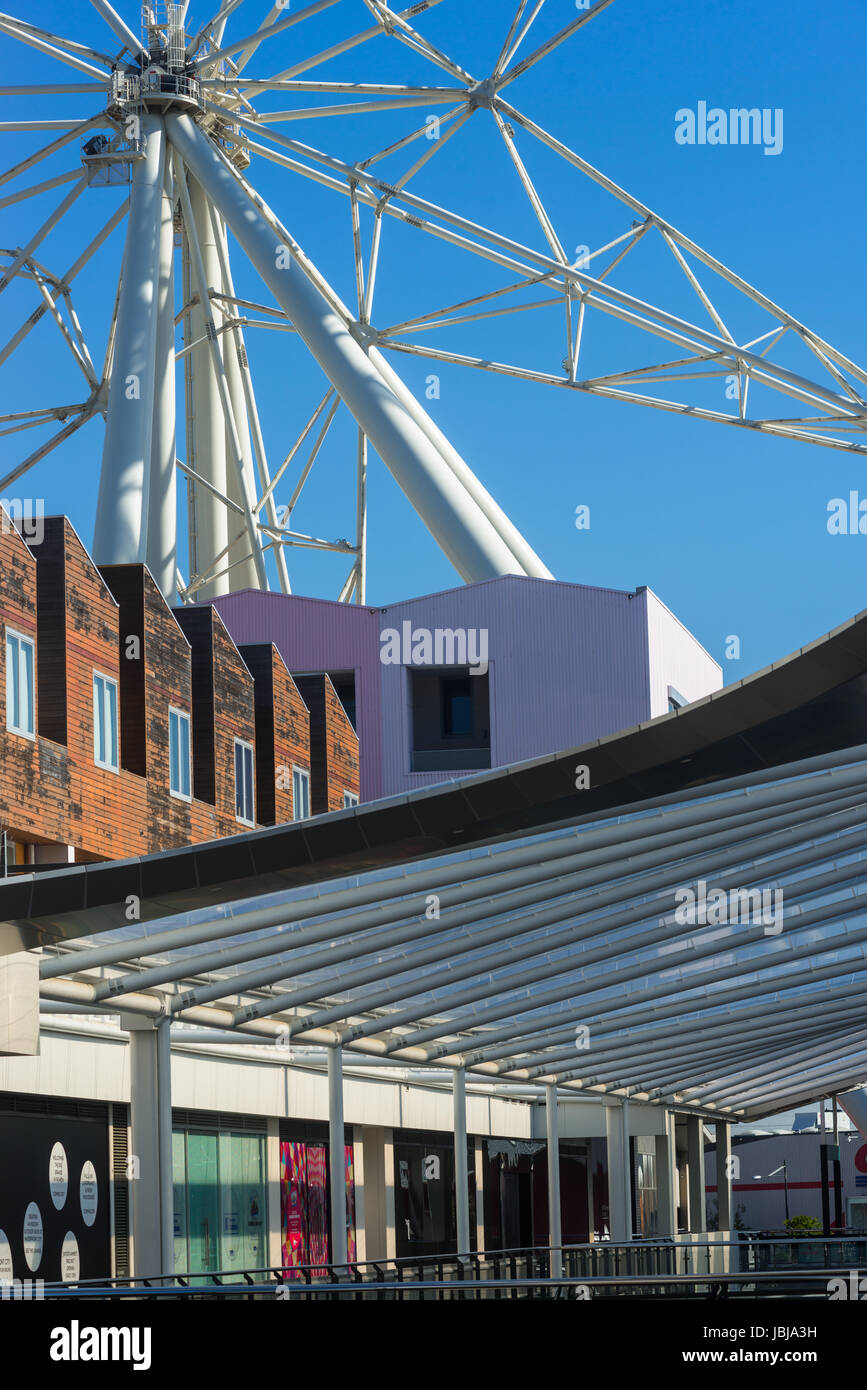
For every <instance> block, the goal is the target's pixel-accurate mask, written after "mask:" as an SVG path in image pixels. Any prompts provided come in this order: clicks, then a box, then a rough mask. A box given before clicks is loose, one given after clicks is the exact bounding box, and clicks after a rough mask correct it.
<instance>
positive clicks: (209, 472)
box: [189, 179, 240, 599]
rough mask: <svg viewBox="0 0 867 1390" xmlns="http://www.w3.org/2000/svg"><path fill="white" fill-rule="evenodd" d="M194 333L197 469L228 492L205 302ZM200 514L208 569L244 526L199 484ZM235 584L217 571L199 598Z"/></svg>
mask: <svg viewBox="0 0 867 1390" xmlns="http://www.w3.org/2000/svg"><path fill="white" fill-rule="evenodd" d="M189 188H190V204H191V207H192V211H193V228H192V229H191V235H192V234H193V233H194V234H195V235H196V236H197V237H198V241H199V247H200V249H201V253H202V260H203V262H204V267H205V276H206V279H207V281H208V287H209V289H215V290H218V289H221V288H222V283H223V282H222V276H221V273H220V258H219V252H218V248H217V242H216V237H215V234H214V229H213V225H212V222H211V215H210V209H209V206H208V200H207V198H206V197H205V195H204V193H203V192H202V190H201V188H200V187H199V185H198V184H197V183H196V180H195V179H191V180H190V184H189ZM193 288H194V292H195V290H196V289H197V286H196V280H195V276H193ZM211 313H212V314H213V319H214V324H215V327H216V330H217V332H218V333H219V330H220V328H221V326H222V322H223V315H222V313H221V312H220V309H219V306H218V304H216V303H213V302H212V303H211ZM190 337H191V340H192V342H193V343H195V344H196V346H195V347H194V348H193V350H192V352H191V353H190V359H191V362H190V375H191V377H192V387H193V408H192V424H193V431H194V434H195V447H194V456H195V460H196V471H197V473H199V474H200V476H201V477H203V478H206V479H207V481H208V482H209V483H211V484H213V486H214V487H215V488H216V490H217V492H219V493H222V494H223V496H225V495H226V482H227V460H226V422H225V420H224V418H223V407H222V404H221V402H220V388H219V385H218V383H217V376H216V373H215V371H214V367H213V363H212V360H211V349H210V344H209V343H208V314H207V305H202V303H201V301H199V303H197V304H195V305H194V306H193V308H192V310H191V312H190ZM195 512H196V515H195V531H196V559H197V564H198V566H199V569H200V570H201V571H204V570H206V569H207V568H208V566H209V565H210V564H211V562H212V561H213V559H214V557H215V556H217V555H219V554H220V553H221V552H222V551H223V550H225V548H226V546H227V545H228V544H229V526H230V525H234V526H236V527H237V529H239V530H240V527H239V526H238V525H237V521H236V519H235V517H234V516H233V517H232V519H231V522H230V520H229V513H228V511H227V510H226V505H225V503H224V502H221V501H220V499H219V498H218V497H215V496H214V494H213V493H212V492H210V491H209V490H208V489H207V488H205V487H197V488H196V491H195ZM227 563H228V562H227V561H226V560H223V561H221V562H220V563H219V564H218V565H217V570H218V571H222V570H225V569H226V565H227ZM230 587H231V576H230V575H228V574H218V577H217V578H216V579H211V580H209V581H208V583H207V584H203V585H202V587H201V589H199V591H198V593H197V595H196V597H197V598H199V599H208V598H216V597H217V595H218V594H227V593H229V590H230Z"/></svg>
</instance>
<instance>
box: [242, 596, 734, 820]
mask: <svg viewBox="0 0 867 1390" xmlns="http://www.w3.org/2000/svg"><path fill="white" fill-rule="evenodd" d="M216 606H217V608H218V609H219V611H220V615H221V616H222V618H223V621H224V622H225V624H226V626H227V628H228V629H229V632H230V633H231V634H232V637H233V638H234V640H235V641H236V642H238V643H240V642H265V641H271V642H274V643H275V645H276V646H277V648H278V649H279V651H280V653H281V655H282V656H283V659H284V660H285V662H286V664H287V666H288V667H289V669H290V671H295V672H301V671H323V670H327V671H335V670H350V669H352V670H354V671H355V673H356V697H357V722H358V735H359V741H360V747H361V769H362V773H361V796H362V800H364V801H369V800H372V799H374V798H375V797H378V796H391V795H395V794H397V793H400V792H404V791H411V790H412V789H413V788H415V787H420V786H428V785H432V784H436V783H440V782H446V781H449V780H451V779H452V778H453V777H454V776H456V775H460V774H456V773H454V772H419V773H413V772H411V771H410V744H411V716H410V692H409V679H408V673H407V669H406V667H405V666H402V665H400V666H397V665H383V664H382V662H381V660H380V636H381V633H382V632H384V631H385V630H386V629H388V628H393V629H397V631H398V632H400V631H401V630H402V624H403V622H404V621H408V622H410V623H411V624H412V628H413V630H416V629H422V628H423V629H427V630H429V631H430V632H432V633H433V632H435V631H436V629H437V628H447V629H452V630H454V629H464V630H469V629H476V630H477V631H478V630H481V629H484V630H485V631H486V632H487V643H488V660H489V681H490V729H491V765H492V767H501V766H503V765H504V764H506V763H512V762H520V761H521V760H523V759H525V758H534V757H540V756H543V755H544V754H546V753H552V752H555V751H559V750H561V749H564V748H570V747H573V746H575V745H577V744H581V743H585V742H587V741H589V740H591V739H594V738H599V737H602V736H603V735H605V734H612V733H616V732H617V731H618V730H620V729H625V728H629V727H630V726H631V725H633V724H637V723H639V722H640V721H642V720H646V719H650V718H652V717H654V716H655V715H657V714H664V713H665V712H666V711H667V709H668V687H669V685H672V686H674V687H675V688H676V689H677V690H679V691H680V692H681V693H682V694H683V695H684V696H686V697H687V698H688V699H690V700H692V699H697V698H698V697H699V696H700V695H706V694H709V693H710V692H711V691H712V690H717V689H719V687H720V686H721V685H722V674H721V671H720V668H719V666H718V665H717V663H716V662H715V661H713V660H712V659H711V657H709V656H708V654H707V652H705V651H704V649H703V648H702V647H701V645H700V644H699V643H698V642H697V641H696V639H695V638H694V637H692V636H691V634H690V633H688V632H687V630H686V629H685V628H684V627H683V626H682V625H681V624H680V623H679V622H678V621H677V619H676V618H675V617H674V615H673V614H672V613H670V612H669V610H668V609H667V608H666V607H665V605H664V604H663V603H661V602H660V600H659V599H658V598H657V597H656V595H655V594H653V593H652V592H651V591H650V590H647V589H639V590H638V591H637V592H636V593H634V594H632V593H628V592H625V591H623V590H618V589H598V588H591V587H589V586H587V585H582V584H563V583H559V582H556V581H551V580H545V579H522V578H517V577H515V576H507V577H505V578H501V579H494V580H490V581H487V582H485V583H481V584H467V585H461V586H460V587H458V588H455V589H450V590H446V591H444V592H443V593H439V594H430V595H427V596H425V597H422V598H417V599H410V600H407V601H406V602H404V603H398V604H394V605H392V606H390V607H388V608H383V609H378V608H359V607H355V606H353V605H348V604H337V603H332V602H328V601H326V600H321V599H308V598H300V597H298V598H296V597H294V596H293V597H292V598H285V597H283V596H282V595H280V594H262V593H258V592H254V591H251V590H248V591H245V592H244V593H240V594H232V595H229V596H227V597H224V598H220V599H218V600H216Z"/></svg>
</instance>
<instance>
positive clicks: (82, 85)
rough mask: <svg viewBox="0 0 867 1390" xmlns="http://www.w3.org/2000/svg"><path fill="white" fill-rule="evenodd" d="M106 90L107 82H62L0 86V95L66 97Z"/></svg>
mask: <svg viewBox="0 0 867 1390" xmlns="http://www.w3.org/2000/svg"><path fill="white" fill-rule="evenodd" d="M107 91H108V84H107V82H64V83H62V84H60V85H59V86H46V85H45V84H40V85H38V86H31V87H0V97H66V96H79V95H82V94H83V93H85V92H88V93H91V94H92V93H97V92H99V93H105V92H107Z"/></svg>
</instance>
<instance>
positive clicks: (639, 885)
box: [40, 746, 867, 1121]
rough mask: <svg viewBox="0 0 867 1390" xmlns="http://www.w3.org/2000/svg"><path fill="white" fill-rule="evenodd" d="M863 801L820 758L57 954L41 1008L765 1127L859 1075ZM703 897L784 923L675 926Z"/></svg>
mask: <svg viewBox="0 0 867 1390" xmlns="http://www.w3.org/2000/svg"><path fill="white" fill-rule="evenodd" d="M865 794H867V746H865V747H860V748H855V749H848V750H844V751H843V752H842V753H834V754H823V755H821V756H819V757H815V758H812V759H809V760H806V761H803V762H800V763H795V764H787V765H784V766H781V767H779V768H776V769H774V770H772V771H769V770H763V771H762V772H761V773H751V774H748V775H746V776H741V777H737V778H732V779H728V780H726V781H721V782H714V783H711V784H709V785H707V786H703V787H700V788H696V789H694V790H691V791H688V792H679V793H673V794H671V795H669V796H667V797H663V798H661V799H659V800H657V801H656V802H655V803H654V804H652V805H648V804H647V803H642V804H641V806H639V807H628V806H627V807H623V808H619V809H618V811H617V812H616V813H613V814H611V815H610V816H609V817H602V818H600V819H598V820H594V821H593V822H592V823H586V824H585V823H579V824H578V825H575V826H572V827H570V828H569V829H566V830H564V829H562V828H556V829H552V830H550V831H545V830H543V831H542V832H540V833H538V834H535V835H533V836H532V837H528V838H521V839H513V840H503V841H497V842H496V843H495V844H493V845H491V846H488V847H483V848H481V849H472V850H465V851H462V852H460V853H456V854H451V855H448V856H432V857H430V858H428V859H426V860H420V861H418V862H415V863H412V864H407V865H400V866H398V867H391V868H389V869H386V870H377V871H375V872H370V873H366V874H362V875H360V876H358V877H356V878H352V879H346V880H340V881H338V880H334V881H329V882H327V883H325V884H318V885H315V886H310V887H305V888H302V889H293V890H291V891H284V892H280V893H274V894H268V895H263V896H260V897H256V898H250V899H246V900H242V901H238V902H232V903H229V904H224V905H221V906H220V907H219V908H209V909H203V910H199V911H196V912H195V913H187V914H183V915H178V916H172V917H166V918H162V919H160V920H156V921H152V922H149V923H148V924H147V925H146V926H142V925H138V926H131V927H128V928H123V929H122V930H120V931H114V932H109V933H105V934H100V935H99V936H98V937H96V938H91V939H90V940H80V941H77V942H75V943H74V944H73V945H69V944H67V945H65V946H57V947H54V948H51V950H50V951H49V950H47V951H46V953H45V954H44V957H43V959H42V961H41V963H40V974H41V981H42V983H41V992H42V996H43V998H44V999H45V1000H47V1001H52V1002H51V1003H50V1004H49V1007H51V1008H63V1007H64V1006H65V1007H84V1008H86V1009H87V1010H88V1011H92V1010H100V1009H102V1010H106V1011H108V1012H110V1013H116V1012H117V1011H118V1010H119V1009H122V1010H123V1011H124V1012H128V1013H132V1014H141V1015H144V1016H147V1017H150V1018H151V1019H153V1020H168V1021H169V1022H170V1023H175V1024H177V1025H195V1026H197V1027H204V1028H206V1029H210V1030H219V1031H220V1032H221V1033H222V1034H223V1035H224V1036H225V1037H226V1039H227V1040H230V1039H231V1037H232V1036H236V1035H237V1036H242V1037H244V1038H246V1039H247V1040H248V1041H250V1042H256V1041H259V1042H261V1043H262V1044H267V1043H270V1044H272V1045H274V1044H275V1043H276V1044H277V1045H278V1046H288V1045H290V1044H291V1045H292V1046H293V1047H300V1048H301V1049H302V1052H303V1049H305V1048H307V1047H310V1046H314V1047H317V1046H318V1047H322V1046H325V1047H326V1048H329V1049H331V1050H334V1049H335V1048H337V1049H339V1050H342V1051H343V1052H344V1053H345V1054H346V1060H347V1062H349V1060H350V1054H351V1055H352V1058H353V1061H354V1063H355V1064H358V1065H362V1064H367V1063H368V1062H370V1063H378V1064H379V1065H386V1064H389V1063H391V1064H394V1065H395V1066H398V1067H410V1068H412V1067H418V1066H421V1067H423V1068H425V1069H429V1068H432V1067H433V1068H444V1069H445V1072H444V1075H446V1076H448V1075H449V1074H450V1073H454V1072H458V1073H460V1074H461V1075H462V1076H465V1077H466V1078H467V1079H470V1080H473V1081H474V1082H477V1083H485V1082H487V1083H493V1082H496V1083H497V1084H504V1085H509V1086H514V1085H517V1086H523V1087H524V1088H526V1087H527V1086H528V1084H529V1085H544V1086H546V1087H552V1086H553V1087H559V1088H562V1089H563V1090H564V1091H565V1092H578V1093H580V1094H583V1095H587V1096H597V1097H603V1096H609V1097H612V1098H616V1099H619V1100H624V1099H626V1100H629V1099H638V1100H644V1101H650V1102H651V1103H656V1104H661V1105H666V1106H669V1107H671V1106H676V1107H677V1108H685V1109H694V1110H695V1111H697V1112H700V1113H703V1114H704V1115H705V1116H709V1117H714V1116H715V1117H718V1118H720V1119H723V1120H726V1121H728V1120H734V1119H740V1118H750V1117H755V1116H759V1115H763V1114H765V1115H766V1114H770V1113H774V1112H775V1111H780V1110H784V1109H787V1108H790V1107H791V1106H793V1105H796V1104H798V1103H799V1102H800V1101H802V1100H806V1099H815V1098H816V1097H817V1096H819V1095H830V1094H832V1093H835V1092H837V1091H842V1090H845V1089H848V1088H850V1087H852V1086H855V1085H857V1084H859V1083H860V1082H861V1081H862V1080H863V1077H864V1075H865V1072H867V1046H865V1042H864V1024H865V1019H867V916H865V909H867V895H865V883H867V799H865ZM340 814H342V815H352V814H354V813H353V812H343V813H340ZM256 833H257V832H253V834H254V835H255V834H256ZM260 833H261V832H260ZM702 881H703V882H705V883H706V885H707V893H708V895H710V894H711V893H713V892H714V891H715V890H721V892H722V893H724V894H726V895H727V899H728V900H729V901H732V898H731V895H732V893H734V892H738V893H741V894H742V893H743V892H744V891H746V890H752V891H759V890H761V889H765V890H767V891H769V892H770V891H771V890H778V891H779V893H780V894H781V899H777V900H776V902H777V904H778V906H779V909H780V910H779V912H778V914H777V917H776V919H775V921H774V922H773V924H771V922H770V920H769V918H768V916H767V914H766V915H765V918H764V919H761V918H760V917H759V916H758V913H757V912H756V911H753V913H752V915H751V916H749V917H748V920H737V921H735V920H733V917H732V914H731V913H730V914H729V916H728V920H726V919H725V918H723V920H722V921H719V920H716V921H715V920H714V919H713V917H712V916H711V915H710V914H709V920H708V922H707V923H702V922H701V921H700V920H699V921H696V920H693V921H691V922H689V921H687V922H684V921H683V920H682V919H681V918H679V917H678V915H677V912H678V907H679V906H682V904H683V901H684V899H683V896H682V891H681V890H683V889H684V888H686V887H692V888H693V889H694V890H695V891H696V892H698V885H699V884H700V883H701V882H702ZM717 901H720V900H719V899H718V900H717ZM768 901H770V899H769V900H768ZM747 916H748V914H746V913H743V914H742V918H747ZM769 926H772V930H770V931H769V930H768V927H769ZM585 1030H586V1031H585Z"/></svg>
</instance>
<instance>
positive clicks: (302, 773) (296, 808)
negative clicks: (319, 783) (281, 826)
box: [292, 767, 310, 820]
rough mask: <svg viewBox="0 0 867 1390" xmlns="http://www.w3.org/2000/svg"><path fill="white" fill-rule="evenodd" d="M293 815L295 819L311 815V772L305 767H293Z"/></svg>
mask: <svg viewBox="0 0 867 1390" xmlns="http://www.w3.org/2000/svg"><path fill="white" fill-rule="evenodd" d="M292 815H293V819H294V820H307V818H308V817H309V815H310V773H309V772H308V771H307V770H306V768H303V767H293V769H292Z"/></svg>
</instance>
